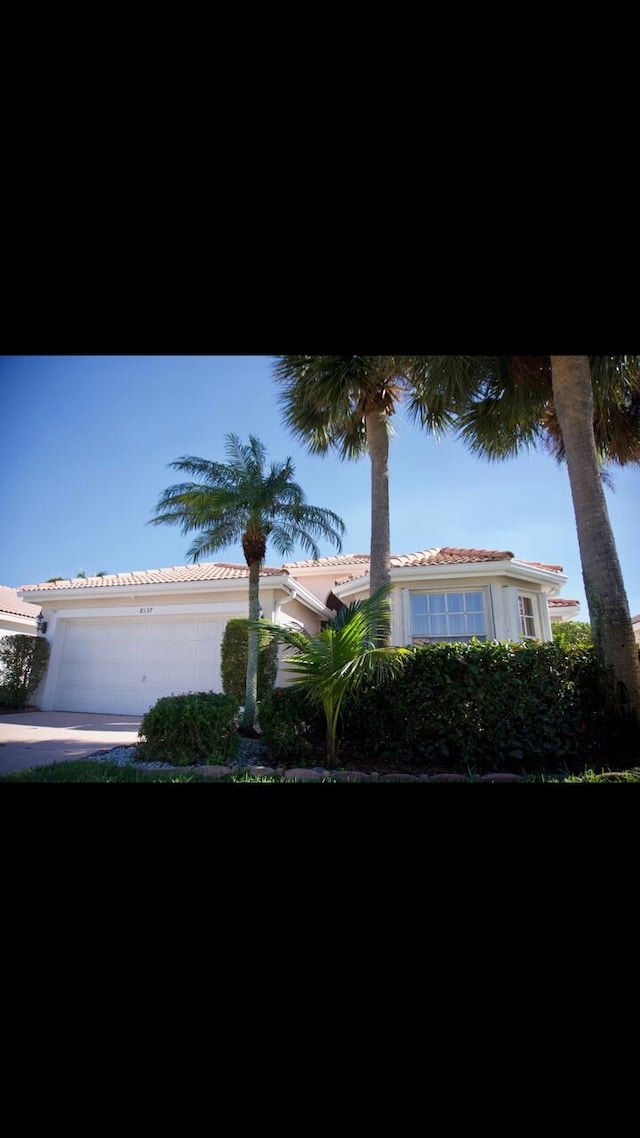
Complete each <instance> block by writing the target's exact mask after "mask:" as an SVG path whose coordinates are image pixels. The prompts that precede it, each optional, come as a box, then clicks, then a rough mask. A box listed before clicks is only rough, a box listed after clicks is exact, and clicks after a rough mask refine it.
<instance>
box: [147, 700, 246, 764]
mask: <svg viewBox="0 0 640 1138" xmlns="http://www.w3.org/2000/svg"><path fill="white" fill-rule="evenodd" d="M237 714H238V701H237V700H236V699H235V698H234V697H233V696H231V695H224V694H223V693H221V692H188V693H187V694H186V695H167V696H163V697H162V698H161V699H159V700H158V702H157V703H155V704H154V705H153V707H151V708H150V709H149V711H147V712H146V713H145V715H143V717H142V722H141V724H140V731H139V733H138V734H139V736H140V737H141V738H143V740H144V742H142V743H141V744H140V746H139V748H138V750H139V752H140V757H141V758H143V759H145V760H147V759H149V760H155V759H157V760H158V761H160V762H165V763H173V764H174V765H175V766H190V765H192V764H211V763H227V762H229V760H231V759H233V758H235V756H236V755H237V753H238V747H239V745H240V740H239V736H238V732H237V723H236V718H237Z"/></svg>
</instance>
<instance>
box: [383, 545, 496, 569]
mask: <svg viewBox="0 0 640 1138" xmlns="http://www.w3.org/2000/svg"><path fill="white" fill-rule="evenodd" d="M512 559H513V553H510V552H509V550H505V549H453V548H452V547H451V546H448V545H444V546H434V547H433V548H432V549H421V550H419V552H418V553H403V554H401V555H400V556H396V555H395V554H392V555H391V565H392V566H395V567H396V568H398V569H402V568H406V567H407V566H413V565H464V564H466V563H467V562H469V561H511V560H512Z"/></svg>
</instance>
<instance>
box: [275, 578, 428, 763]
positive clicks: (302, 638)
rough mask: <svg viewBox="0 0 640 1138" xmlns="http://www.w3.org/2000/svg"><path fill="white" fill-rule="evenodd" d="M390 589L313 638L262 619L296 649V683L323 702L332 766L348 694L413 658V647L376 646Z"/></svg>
mask: <svg viewBox="0 0 640 1138" xmlns="http://www.w3.org/2000/svg"><path fill="white" fill-rule="evenodd" d="M389 592H390V586H388V585H385V586H382V587H381V588H380V589H378V590H376V592H375V593H372V594H371V596H370V597H366V598H365V599H363V600H360V601H354V602H353V603H352V604H350V605H345V607H344V608H342V609H340V611H339V612H338V613H337V615H336V617H335V619H334V620H333V621H332V622H331V624H330V625H329V627H328V628H324V629H322V630H321V631H320V632H316V633H314V634H313V635H311V636H308V635H306V634H305V633H303V632H299V631H297V630H295V629H292V628H287V627H285V626H283V625H280V624H275V623H273V622H272V621H266V620H261V621H259V622H258V623H259V627H260V629H268V630H269V631H270V632H272V634H273V635H274V636H275V637H276V638H277V639H278V640H279V641H280V642H281V643H284V644H286V645H288V646H289V647H291V648H293V649H295V653H294V654H292V655H291V656H287V657H286V659H285V661H284V663H285V664H286V667H287V668H288V670H289V671H290V672H291V673H292V675H293V677H294V680H293V682H294V683H296V684H300V685H301V686H302V687H304V688H305V689H306V691H307V693H308V696H309V698H310V699H311V700H312V701H313V702H314V703H317V704H321V705H322V708H323V710H324V714H325V719H326V726H327V766H333V765H334V764H335V760H336V735H337V729H338V716H339V714H340V707H341V705H342V700H343V699H344V696H345V694H346V693H347V691H352V690H354V689H355V688H356V687H357V685H358V684H359V683H361V682H362V681H363V680H364V679H365V677H367V678H373V679H379V678H380V679H381V678H382V675H383V674H385V673H387V672H389V671H395V670H399V669H400V668H401V667H403V665H404V663H405V661H406V659H407V658H408V657H409V656H411V655H412V653H411V650H410V649H409V648H393V647H388V646H384V647H377V645H379V644H380V633H381V629H383V628H387V627H388V622H389V616H390V603H389Z"/></svg>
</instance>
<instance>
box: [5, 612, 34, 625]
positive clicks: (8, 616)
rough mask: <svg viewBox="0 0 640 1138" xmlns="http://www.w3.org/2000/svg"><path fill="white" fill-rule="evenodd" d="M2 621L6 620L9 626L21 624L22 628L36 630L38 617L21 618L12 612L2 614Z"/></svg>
mask: <svg viewBox="0 0 640 1138" xmlns="http://www.w3.org/2000/svg"><path fill="white" fill-rule="evenodd" d="M0 620H5V621H6V622H7V624H19V625H20V627H21V628H36V621H37V617H35V616H20V615H19V614H18V613H12V612H1V613H0Z"/></svg>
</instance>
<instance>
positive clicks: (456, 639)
mask: <svg viewBox="0 0 640 1138" xmlns="http://www.w3.org/2000/svg"><path fill="white" fill-rule="evenodd" d="M463 593H477V594H478V595H479V596H480V598H481V600H482V617H483V621H484V631H483V632H471V633H469V635H468V636H467V635H460V634H457V633H453V634H451V635H442V636H428V635H423V634H421V633H416V632H414V621H413V617H414V614H413V598H414V597H424V596H432V597H433V596H437V597H450V596H454V595H460V594H463ZM462 611H463V612H464V614H465V615H466V613H467V610H466V609H464V610H462ZM469 611H470V612H473V611H474V610H469ZM476 611H477V610H476ZM433 615H439V616H444V617H448V616H449V615H454V613H449V611H446V612H444V613H441V614H433ZM455 615H460V612H459V610H458V612H457V613H455ZM408 620H409V637H410V641H411V643H412V644H443V643H444V644H456V643H458V644H469V643H470V642H471V641H472V640H473V639H476V640H480V641H487V640H489V639H490V633H489V627H490V609H489V597H488V595H487V588H486V586H484V585H476V586H475V587H474V586H473V585H467V586H466V587H465V586H461V587H459V588H450V587H449V588H446V587H445V588H442V589H411V590H409V605H408Z"/></svg>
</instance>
